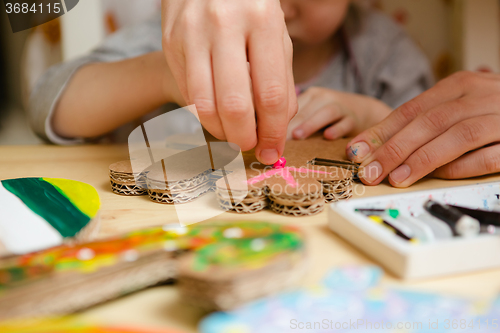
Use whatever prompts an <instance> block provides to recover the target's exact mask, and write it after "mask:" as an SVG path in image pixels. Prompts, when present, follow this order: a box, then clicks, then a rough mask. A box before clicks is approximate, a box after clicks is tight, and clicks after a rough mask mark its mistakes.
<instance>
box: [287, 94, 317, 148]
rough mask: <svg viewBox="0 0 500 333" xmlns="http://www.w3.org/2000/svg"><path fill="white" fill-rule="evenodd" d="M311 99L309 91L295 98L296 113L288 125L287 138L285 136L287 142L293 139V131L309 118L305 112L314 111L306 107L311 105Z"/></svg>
mask: <svg viewBox="0 0 500 333" xmlns="http://www.w3.org/2000/svg"><path fill="white" fill-rule="evenodd" d="M313 97H314V94H312V93H311V90H310V89H309V90H306V91H305V92H304V93H302V94H300V95H299V96H298V97H297V104H298V112H297V114H296V115H295V116H294V117H293V118H292V120H290V122H289V123H288V129H287V136H286V139H287V140H292V139H293V131H294V130H295V129H296V128H297V127H299V126H300V125H301V124H302V123H303V122H304V121H305V120H306V119H307V118H308V117H309V113H308V112H307V110H310V109H313V110H315V109H314V108H309V107H308V105H309V104H310V103H312V101H313Z"/></svg>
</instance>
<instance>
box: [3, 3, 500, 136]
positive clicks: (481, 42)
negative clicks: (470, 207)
mask: <svg viewBox="0 0 500 333" xmlns="http://www.w3.org/2000/svg"><path fill="white" fill-rule="evenodd" d="M355 1H359V2H361V3H362V5H365V6H373V7H376V8H378V9H380V10H382V11H383V12H385V13H387V14H388V15H390V16H391V17H392V18H393V19H394V20H395V21H396V22H397V23H398V24H400V25H401V26H403V27H404V28H405V29H406V30H407V31H408V32H409V34H410V35H411V36H412V37H413V38H414V40H415V41H416V42H417V43H418V45H419V46H420V47H421V48H422V50H423V51H424V52H425V54H426V55H427V56H428V57H429V59H430V61H431V63H432V66H433V69H434V73H435V76H436V78H437V79H440V78H443V77H446V76H448V75H449V74H451V73H453V72H455V71H458V70H463V69H466V70H473V71H485V72H500V0H355ZM160 3H161V0H84V1H80V3H79V4H78V5H77V6H76V7H75V8H74V9H73V10H72V11H70V12H69V13H68V14H66V15H64V16H62V17H61V18H59V19H56V20H53V21H51V22H49V23H46V24H43V25H41V26H38V27H36V28H33V29H30V30H26V31H22V32H18V33H15V34H13V33H12V30H11V28H10V26H9V22H8V18H7V15H6V13H5V10H4V9H3V7H2V11H1V13H0V50H1V52H0V86H1V88H2V89H0V145H21V144H40V143H42V142H41V141H40V140H39V139H38V138H37V137H36V136H35V135H34V134H33V133H32V132H31V130H30V128H29V124H28V123H27V120H26V117H25V111H24V110H25V108H26V105H27V99H28V96H29V93H30V91H31V89H32V87H33V86H34V84H35V82H36V81H37V79H38V78H39V77H40V75H41V74H42V73H43V72H44V71H45V70H47V69H48V68H49V67H50V66H51V65H53V64H56V63H58V62H61V61H64V60H67V59H72V58H74V57H78V56H79V55H81V54H84V53H86V52H88V51H89V50H91V49H92V48H94V47H95V46H96V45H98V44H99V43H100V42H101V40H102V39H103V38H105V37H106V35H109V34H111V33H113V32H115V31H117V30H118V29H121V28H123V27H125V26H128V25H133V24H136V23H138V22H141V21H143V20H147V19H148V18H150V17H151V16H152V15H155V14H156V15H158V13H159V10H160ZM0 6H2V5H0Z"/></svg>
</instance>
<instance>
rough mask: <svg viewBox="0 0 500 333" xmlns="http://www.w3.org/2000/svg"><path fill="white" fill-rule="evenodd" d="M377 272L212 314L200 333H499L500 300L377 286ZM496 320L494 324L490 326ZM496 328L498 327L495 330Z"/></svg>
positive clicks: (339, 272)
mask: <svg viewBox="0 0 500 333" xmlns="http://www.w3.org/2000/svg"><path fill="white" fill-rule="evenodd" d="M380 276H381V270H380V269H379V268H377V267H347V268H340V269H336V270H334V271H332V272H331V273H330V274H328V276H327V278H326V279H325V280H324V281H323V283H322V284H321V285H318V286H313V287H310V288H307V289H301V290H298V291H294V292H289V293H285V294H281V295H277V296H274V297H269V298H266V299H262V300H259V301H257V302H254V303H251V304H249V305H247V306H244V307H242V308H240V309H237V310H235V311H232V312H216V313H214V314H211V315H209V316H208V317H206V318H205V319H204V320H203V321H202V322H201V324H200V331H201V332H202V333H247V332H259V333H282V332H295V331H298V332H302V331H304V332H313V333H319V332H377V331H378V332H399V333H414V332H415V333H416V332H418V333H420V332H439V333H444V332H498V330H499V326H498V318H500V317H499V315H500V298H499V299H498V300H496V301H494V302H490V301H485V300H469V299H463V298H459V297H452V296H444V295H439V294H431V293H419V292H413V291H405V290H399V289H390V288H383V287H380V286H378V283H379V278H380ZM495 319H496V320H495ZM494 323H497V325H494Z"/></svg>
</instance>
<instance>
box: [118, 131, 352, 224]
mask: <svg viewBox="0 0 500 333" xmlns="http://www.w3.org/2000/svg"><path fill="white" fill-rule="evenodd" d="M346 144H347V141H346V140H337V141H334V142H332V141H326V140H324V139H323V138H322V137H321V136H315V137H312V138H310V139H307V140H303V141H289V142H287V145H286V149H285V153H284V156H285V158H286V159H287V166H286V167H285V168H283V169H273V168H272V167H270V166H265V165H263V164H261V163H259V162H258V161H257V159H256V158H255V153H254V152H253V151H250V152H247V153H244V154H243V159H244V165H245V170H243V169H237V170H227V169H226V168H225V166H226V165H227V164H228V163H229V162H230V161H232V160H233V159H234V158H235V156H236V155H237V154H238V152H237V151H234V150H232V149H225V150H224V149H222V150H221V149H219V150H218V151H217V154H216V155H217V158H214V156H211V155H210V150H209V148H208V147H207V146H202V147H197V148H194V149H190V150H188V151H185V152H182V153H178V154H176V155H173V156H170V157H168V158H166V159H164V160H162V161H160V162H157V163H155V164H153V165H151V166H150V167H148V168H146V169H144V170H143V171H142V172H141V173H140V174H135V175H134V173H133V172H132V168H131V167H130V162H128V163H127V161H124V162H119V163H115V164H113V165H111V166H110V170H115V172H114V174H113V176H112V180H111V183H112V187H113V191H114V192H115V193H119V194H124V193H123V192H125V191H128V193H129V194H131V195H138V194H144V193H145V191H144V190H143V189H144V188H147V192H148V195H149V197H150V199H151V200H152V201H154V202H158V203H164V204H179V203H186V202H190V201H193V200H196V199H197V198H199V197H200V196H202V195H204V194H205V193H207V192H210V191H216V193H217V197H218V200H219V205H220V206H221V207H222V208H223V209H225V210H228V211H233V212H236V213H255V212H258V211H261V210H263V209H264V208H266V207H269V208H270V209H271V210H273V211H274V212H276V213H279V214H283V215H292V216H305V215H313V214H317V213H319V212H321V211H322V210H323V207H324V204H325V202H334V201H338V200H340V199H346V198H349V197H351V195H352V182H353V172H352V171H350V170H349V168H348V167H349V166H352V164H350V162H347V161H346V163H347V165H346V166H347V168H344V167H334V166H328V163H327V165H318V164H322V163H320V162H318V161H320V160H321V159H328V160H346V155H345V146H346ZM212 155H215V154H213V153H212ZM323 164H324V163H323ZM124 165H126V166H127V167H128V169H127V172H126V175H127V177H122V178H120V179H122V180H123V181H122V183H121V186H122V187H121V188H120V189H119V190H116V189H115V188H116V186H113V182H115V183H116V182H117V178H118V177H117V176H116V174H117V172H116V171H117V170H123V168H122V169H120V168H118V166H124ZM340 166H342V165H340ZM110 175H111V173H110ZM113 177H114V178H113ZM133 178H134V179H135V180H136V182H137V183H134V182H133V181H132V179H133ZM144 180H145V181H144ZM144 183H145V185H144ZM228 184H230V186H228ZM123 186H128V187H126V188H125V190H124V189H123ZM134 186H135V188H139V190H136V189H135V188H134ZM131 187H132V189H131ZM237 198H238V199H237Z"/></svg>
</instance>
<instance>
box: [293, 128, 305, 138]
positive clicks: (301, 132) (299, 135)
mask: <svg viewBox="0 0 500 333" xmlns="http://www.w3.org/2000/svg"><path fill="white" fill-rule="evenodd" d="M293 137H294V138H295V139H303V138H304V130H301V129H298V130H295V131H293Z"/></svg>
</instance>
